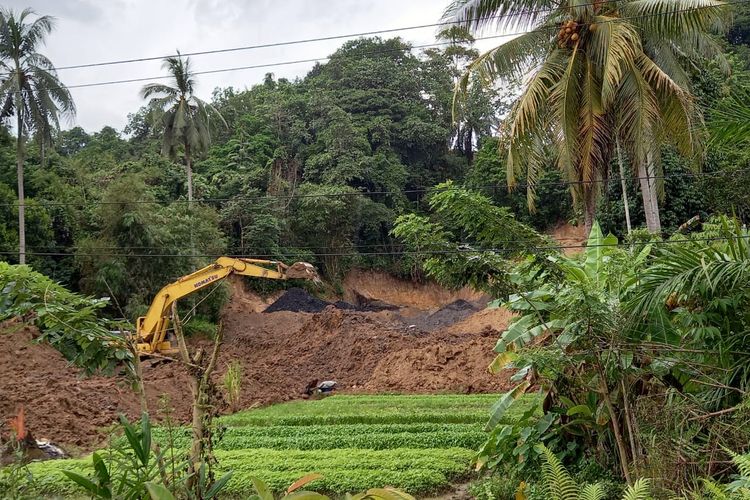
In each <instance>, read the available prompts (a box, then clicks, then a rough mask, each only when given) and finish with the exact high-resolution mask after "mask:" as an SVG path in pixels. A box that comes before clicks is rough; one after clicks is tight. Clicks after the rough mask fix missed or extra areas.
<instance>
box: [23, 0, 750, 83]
mask: <svg viewBox="0 0 750 500" xmlns="http://www.w3.org/2000/svg"><path fill="white" fill-rule="evenodd" d="M746 3H750V0H735V1H732V2H725V3H723V4H721V5H703V6H698V7H689V8H685V9H676V10H673V11H671V12H665V13H654V14H641V15H638V16H627V17H620V18H616V19H611V20H609V21H601V22H597V24H605V23H618V22H622V21H627V20H634V19H645V18H649V17H659V16H667V15H670V14H678V13H681V12H689V11H694V10H703V9H716V8H719V7H725V6H728V5H739V4H746ZM590 5H594V4H590ZM514 16H515V14H514ZM452 24H455V23H452ZM544 31H549V32H557V31H558V28H557V27H554V26H543V27H540V28H535V29H532V30H527V31H519V32H515V33H504V34H502V35H492V36H485V37H478V38H475V40H477V41H479V40H491V39H497V38H507V37H513V36H520V35H526V34H529V33H537V32H544ZM453 43H454V42H452V41H446V42H437V43H431V44H424V45H414V46H410V47H408V48H405V49H392V50H389V49H383V50H378V51H372V52H371V53H367V52H363V53H362V54H360V55H377V54H383V53H388V52H402V51H405V50H414V49H422V48H428V47H438V46H441V45H450V44H453ZM331 57H332V56H323V57H317V58H310V59H298V60H293V61H282V62H276V63H266V64H255V65H250V66H237V67H232V68H221V69H214V70H206V71H196V72H194V73H193V74H194V75H207V74H216V73H226V72H230V71H242V70H248V69H262V68H273V67H279V66H287V65H294V64H302V63H311V62H319V61H326V60H329V59H331ZM169 78H171V76H169V75H159V76H153V77H143V78H128V79H121V80H109V81H104V82H92V83H83V84H78V85H68V86H59V87H44V88H42V89H41V90H61V89H75V88H90V87H99V86H105V85H117V84H124V83H138V82H145V81H151V80H164V79H169ZM14 92H15V93H22V92H28V91H27V90H20V91H19V90H16V91H14Z"/></svg>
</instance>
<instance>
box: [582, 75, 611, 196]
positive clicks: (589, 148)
mask: <svg viewBox="0 0 750 500" xmlns="http://www.w3.org/2000/svg"><path fill="white" fill-rule="evenodd" d="M578 115H579V116H578V122H579V130H578V138H579V143H578V148H579V149H580V153H579V154H580V157H579V164H578V169H579V173H578V176H579V177H580V180H581V181H583V182H587V183H590V186H591V189H588V190H587V191H594V192H595V191H596V190H598V189H599V186H600V185H601V183H599V182H597V181H598V180H600V179H601V178H602V177H604V176H606V172H607V166H608V165H609V161H610V157H611V156H612V149H613V140H612V138H613V135H614V130H613V127H612V126H611V123H610V120H609V119H608V117H607V115H606V114H605V113H604V107H603V105H602V102H601V82H600V81H599V78H598V76H597V74H596V71H595V69H594V67H593V63H591V62H590V61H587V63H586V70H585V73H584V75H583V89H582V92H581V100H580V106H579V112H578ZM589 194H590V195H593V194H594V193H589Z"/></svg>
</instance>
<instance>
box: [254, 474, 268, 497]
mask: <svg viewBox="0 0 750 500" xmlns="http://www.w3.org/2000/svg"><path fill="white" fill-rule="evenodd" d="M250 481H252V482H253V487H255V491H256V492H257V493H258V496H259V497H260V500H273V493H272V492H271V489H270V488H269V487H268V485H267V484H266V483H265V482H263V480H261V479H259V478H257V477H255V476H250Z"/></svg>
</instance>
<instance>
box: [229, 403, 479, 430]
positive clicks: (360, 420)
mask: <svg viewBox="0 0 750 500" xmlns="http://www.w3.org/2000/svg"><path fill="white" fill-rule="evenodd" d="M342 411H343V412H347V411H348V410H347V409H345V408H344V409H342ZM485 420H487V407H485V408H484V409H483V410H473V411H461V410H456V412H455V413H447V412H445V411H440V412H436V411H431V410H429V409H427V410H425V413H420V414H414V413H408V412H402V411H396V412H387V411H386V412H384V414H383V415H378V414H377V413H372V414H369V415H367V414H364V415H358V414H353V413H341V414H330V415H319V414H318V415H291V416H288V417H284V416H278V417H277V416H265V415H260V416H255V415H252V414H243V415H237V416H235V415H229V416H227V417H223V418H222V419H221V421H222V423H223V424H224V425H227V426H232V427H242V426H269V425H288V426H294V425H297V426H306V425H364V424H410V423H412V424H419V423H423V422H430V423H435V424H472V423H477V422H484V421H485Z"/></svg>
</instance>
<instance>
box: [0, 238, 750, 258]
mask: <svg viewBox="0 0 750 500" xmlns="http://www.w3.org/2000/svg"><path fill="white" fill-rule="evenodd" d="M745 239H750V235H742V236H717V237H710V238H685V239H681V240H660V241H650V242H644V243H643V244H644V245H645V244H648V245H654V246H661V245H671V244H677V243H698V242H712V241H736V240H745ZM517 241H518V242H519V243H526V242H523V241H521V240H517ZM633 245H634V244H633V243H630V242H617V243H601V244H594V245H586V244H579V245H542V246H517V247H510V248H453V249H447V250H422V251H417V250H404V251H390V252H332V253H316V254H315V256H316V257H367V256H387V255H388V256H397V255H460V254H477V253H487V252H491V253H510V254H515V253H518V252H522V251H525V252H541V251H546V250H559V251H563V250H567V249H576V248H578V249H583V248H597V247H610V248H612V247H624V246H627V247H631V246H633ZM280 253H281V254H282V255H301V253H294V252H288V253H284V252H280ZM0 255H18V250H16V251H3V252H0ZM26 255H36V256H40V257H74V256H78V257H130V258H196V257H200V258H218V257H221V256H223V254H202V255H197V254H193V255H189V254H167V253H165V254H122V253H120V254H114V253H112V254H107V253H64V252H28V251H27V252H26ZM277 256H278V254H245V255H229V257H235V258H275V257H277Z"/></svg>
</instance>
